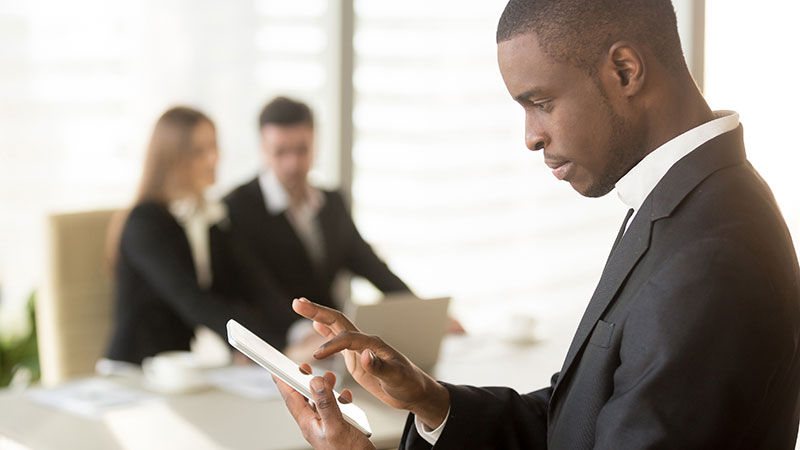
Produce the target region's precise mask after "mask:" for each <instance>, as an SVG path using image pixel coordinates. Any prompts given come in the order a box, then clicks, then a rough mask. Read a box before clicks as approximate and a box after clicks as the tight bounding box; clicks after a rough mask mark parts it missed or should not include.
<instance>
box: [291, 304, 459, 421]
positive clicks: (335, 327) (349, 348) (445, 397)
mask: <svg viewBox="0 0 800 450" xmlns="http://www.w3.org/2000/svg"><path fill="white" fill-rule="evenodd" d="M292 308H293V309H294V310H295V312H297V313H298V314H300V315H301V316H303V317H306V318H309V319H311V320H313V321H314V329H315V330H316V331H317V332H318V333H319V334H320V335H322V336H324V337H326V338H328V339H330V340H329V341H328V342H327V343H325V344H323V345H322V346H321V347H320V348H319V350H317V351H316V352H315V353H314V357H315V358H317V359H323V358H326V357H328V356H330V355H332V354H334V353H337V352H340V351H341V352H343V354H344V360H345V363H346V364H347V370H348V371H349V372H350V374H352V375H353V378H354V379H355V380H356V381H357V382H358V384H360V385H361V386H363V387H364V388H365V389H366V390H367V391H369V392H370V393H371V394H372V395H374V396H375V397H377V398H378V399H379V400H381V401H382V402H383V403H386V404H387V405H389V406H391V407H393V408H397V409H405V410H408V411H411V412H412V413H414V414H415V415H416V416H417V417H419V419H420V420H422V422H423V423H424V424H425V425H427V426H428V427H430V428H432V429H433V428H436V427H438V426H439V425H440V424H441V423H442V422H443V421H444V419H445V418H446V416H447V410H448V409H449V408H450V393H449V392H448V391H447V389H445V387H444V386H442V385H440V384H439V383H437V382H436V380H434V379H433V378H431V377H430V376H429V375H428V374H426V373H425V372H423V371H422V370H420V369H419V368H418V367H417V366H415V365H414V364H413V363H412V362H411V361H409V360H408V358H406V357H405V356H404V355H403V354H401V353H399V352H398V351H396V350H395V349H393V348H392V347H390V346H389V345H387V344H386V343H385V342H383V340H381V338H379V337H377V336H369V335H366V334H363V333H360V332H359V331H358V329H357V328H356V327H355V325H353V323H352V322H350V321H349V320H348V319H347V317H345V316H344V314H342V313H340V312H339V311H336V310H333V309H330V308H326V307H324V306H321V305H317V304H316V303H312V302H310V301H308V300H306V299H304V298H303V299H295V300H294V302H293V303H292ZM412 325H413V324H409V329H411V328H412ZM410 332H411V331H410Z"/></svg>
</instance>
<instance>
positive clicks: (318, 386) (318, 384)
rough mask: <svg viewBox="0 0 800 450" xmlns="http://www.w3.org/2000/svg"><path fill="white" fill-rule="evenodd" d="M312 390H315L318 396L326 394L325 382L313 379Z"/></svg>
mask: <svg viewBox="0 0 800 450" xmlns="http://www.w3.org/2000/svg"><path fill="white" fill-rule="evenodd" d="M311 389H313V390H314V392H316V393H317V394H324V393H325V382H324V381H323V380H322V378H319V377H317V378H313V379H312V380H311Z"/></svg>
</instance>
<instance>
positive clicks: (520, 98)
mask: <svg viewBox="0 0 800 450" xmlns="http://www.w3.org/2000/svg"><path fill="white" fill-rule="evenodd" d="M542 92H544V90H543V89H542V88H532V89H528V90H527V91H525V92H523V93H521V94H519V95H517V96H516V97H514V100H516V101H517V102H520V101H523V100H527V99H529V98H531V97H538V96H540V95H542Z"/></svg>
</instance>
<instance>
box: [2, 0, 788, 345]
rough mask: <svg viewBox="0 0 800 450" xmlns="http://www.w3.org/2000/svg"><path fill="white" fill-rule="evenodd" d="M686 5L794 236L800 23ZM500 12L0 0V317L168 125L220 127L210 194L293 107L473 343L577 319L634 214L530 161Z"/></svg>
mask: <svg viewBox="0 0 800 450" xmlns="http://www.w3.org/2000/svg"><path fill="white" fill-rule="evenodd" d="M674 3H675V6H676V9H677V11H678V16H679V21H680V28H681V33H682V37H683V40H684V47H685V50H686V53H687V57H688V58H687V59H689V61H690V65H691V66H692V69H693V72H694V73H695V75H696V77H697V78H698V79H699V81H701V83H702V85H703V88H704V91H705V93H706V94H707V98H708V100H709V103H710V104H711V106H712V108H714V109H734V110H737V111H738V112H740V114H741V120H742V123H743V124H744V126H745V140H746V144H747V148H748V152H749V157H750V160H751V161H752V162H753V164H754V165H755V166H756V168H757V169H758V170H759V171H760V172H761V173H762V175H763V176H764V178H765V179H766V180H767V181H768V182H769V183H770V185H771V186H772V188H773V190H774V192H775V195H776V197H777V199H778V202H779V204H780V205H781V207H782V209H783V212H784V215H785V216H786V219H787V221H788V223H789V226H790V228H791V230H792V232H793V234H794V235H795V236H797V235H798V234H799V233H800V197H798V196H797V194H796V192H797V191H798V186H800V182H798V181H797V166H798V163H799V162H800V145H798V144H797V140H796V139H795V136H794V133H793V131H794V124H793V123H792V122H793V116H794V106H795V105H796V104H799V103H800V88H798V82H797V73H798V69H800V63H798V61H797V58H796V57H795V56H794V55H795V53H796V49H795V48H794V47H795V44H797V43H798V42H800V31H798V30H797V27H796V24H795V23H794V21H795V20H796V18H797V17H798V14H797V13H798V12H800V7H798V6H795V5H794V4H792V3H790V2H784V1H780V0H768V1H763V2H751V1H744V0H739V1H733V0H706V1H698V0H677V1H674ZM504 4H505V0H470V1H463V0H462V1H459V0H437V1H435V2H429V1H422V0H408V1H405V2H395V1H387V0H356V1H345V0H331V1H325V0H298V1H292V2H287V1H281V0H249V1H244V0H242V1H236V2H230V1H222V0H159V1H155V0H141V1H136V2H123V1H117V0H112V1H108V0H105V1H99V0H74V1H71V2H57V1H46V0H31V1H25V2H19V1H13V0H0V42H1V43H2V44H0V302H2V309H3V310H5V311H13V310H16V309H20V308H16V307H15V306H14V305H21V303H22V302H21V301H22V300H23V299H24V298H25V297H26V295H27V293H28V292H29V291H30V290H31V289H34V288H36V287H37V286H38V285H39V284H40V282H41V278H42V267H43V265H44V264H43V260H44V258H45V248H46V243H45V242H43V236H44V220H43V218H44V216H45V215H46V214H48V213H52V212H64V211H75V210H90V209H98V208H119V207H124V206H126V205H128V204H129V203H130V202H131V201H132V199H133V195H134V192H135V189H136V183H137V181H138V177H139V175H140V170H141V166H142V163H143V159H144V157H143V155H144V151H145V147H146V143H147V139H148V137H149V133H150V131H151V128H152V125H153V123H154V122H155V120H156V118H157V117H158V115H159V114H160V113H161V112H162V111H163V110H164V109H166V108H167V107H169V106H171V105H175V104H188V105H192V106H196V107H199V108H201V109H203V110H204V111H206V112H207V113H208V114H210V116H211V117H212V118H213V119H214V120H215V121H216V123H217V127H218V132H219V136H220V146H221V152H222V154H221V157H222V159H221V166H220V171H219V174H218V175H219V176H218V179H219V182H218V185H217V186H216V187H215V194H216V195H220V194H222V193H224V192H225V191H227V190H228V189H229V188H231V187H233V186H234V185H236V184H237V183H240V182H242V181H244V180H246V179H247V178H249V177H251V176H253V175H254V174H255V172H256V171H257V168H258V165H259V163H260V160H259V155H258V141H257V139H258V135H257V126H256V117H257V113H258V111H259V109H260V107H261V106H262V105H263V104H264V102H265V101H267V100H268V99H269V98H270V97H272V96H274V95H277V94H288V95H291V96H295V97H298V98H301V99H303V100H306V101H308V102H309V103H310V104H311V105H312V106H313V107H314V109H315V110H316V112H317V116H318V123H319V127H318V156H317V163H316V166H315V170H314V174H313V175H314V178H315V180H316V182H317V183H318V184H320V185H322V186H326V187H341V188H343V189H344V190H345V191H347V192H351V193H352V208H353V211H354V216H355V219H356V222H357V224H358V225H359V227H360V229H361V231H362V233H363V234H364V235H365V237H366V238H367V240H369V241H371V242H372V243H373V244H374V246H375V247H376V248H377V250H378V251H379V253H380V254H382V255H383V256H384V257H385V258H386V259H387V261H388V262H389V263H390V265H391V266H392V268H393V269H394V270H395V271H396V273H398V274H399V275H400V276H401V277H403V278H404V279H405V280H407V281H408V283H409V284H410V286H411V287H412V288H413V289H414V290H415V291H417V292H418V293H419V294H421V295H425V296H432V295H440V294H448V295H452V296H453V297H454V299H455V303H454V314H455V315H456V316H457V317H458V318H460V319H461V320H462V322H463V323H464V325H465V326H466V327H467V328H468V329H469V330H470V331H473V332H482V331H488V330H491V329H492V328H495V327H498V326H503V325H504V324H506V323H507V322H508V321H509V320H510V317H511V316H512V315H517V316H530V317H536V318H537V320H538V321H539V322H538V323H539V325H540V326H542V327H547V323H548V320H547V319H548V317H555V316H563V315H572V316H574V317H576V319H575V320H576V321H577V317H578V316H579V314H580V312H581V311H582V310H583V308H584V307H585V305H586V302H587V300H588V298H589V296H590V294H591V292H592V290H593V288H594V283H595V282H596V281H597V279H598V278H599V275H600V270H601V268H602V264H603V262H604V261H605V256H606V253H607V251H608V249H609V247H610V245H611V242H612V241H613V238H614V235H615V233H616V229H617V227H618V225H619V222H620V221H621V218H622V217H623V215H624V209H625V208H624V207H623V206H622V205H621V204H620V203H619V202H618V200H617V199H616V196H615V195H614V194H613V193H612V194H611V195H608V196H606V197H605V198H602V199H585V198H581V197H580V196H578V195H577V194H576V193H575V192H573V191H572V189H571V188H570V187H569V185H568V184H566V183H558V182H556V180H554V179H553V178H552V176H551V175H550V174H549V173H548V170H547V168H546V167H545V166H544V165H543V164H542V161H541V154H533V153H530V152H528V151H527V150H525V148H524V144H523V116H522V111H521V109H520V108H519V107H518V106H517V105H516V104H515V103H514V102H513V101H511V99H510V98H509V96H508V93H507V92H506V91H505V88H504V86H503V83H502V80H501V78H500V74H499V72H498V70H497V65H496V60H495V43H494V30H495V26H496V22H497V18H498V17H499V15H500V12H501V10H502V8H503V6H504ZM353 294H354V295H355V296H356V297H359V298H369V297H371V296H373V295H374V292H372V291H370V289H369V288H368V287H367V286H364V285H363V284H361V283H358V282H355V284H354V286H353ZM501 306H502V307H501ZM13 315H14V313H13V312H12V313H9V312H5V313H4V316H5V317H9V316H13Z"/></svg>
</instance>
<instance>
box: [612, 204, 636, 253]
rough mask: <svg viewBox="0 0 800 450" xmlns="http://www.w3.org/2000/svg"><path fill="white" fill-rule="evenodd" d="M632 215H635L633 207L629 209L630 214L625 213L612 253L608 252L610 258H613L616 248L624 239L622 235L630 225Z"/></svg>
mask: <svg viewBox="0 0 800 450" xmlns="http://www.w3.org/2000/svg"><path fill="white" fill-rule="evenodd" d="M632 215H633V208H631V209H629V210H628V214H625V220H623V221H622V226H621V227H619V233H617V239H615V240H614V245H613V246H612V247H611V253H609V254H608V259H611V255H613V254H614V249H615V248H617V245H618V244H619V241H621V240H622V236H623V235H624V234H625V227H626V226H627V225H628V221H629V220H631V216H632Z"/></svg>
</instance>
